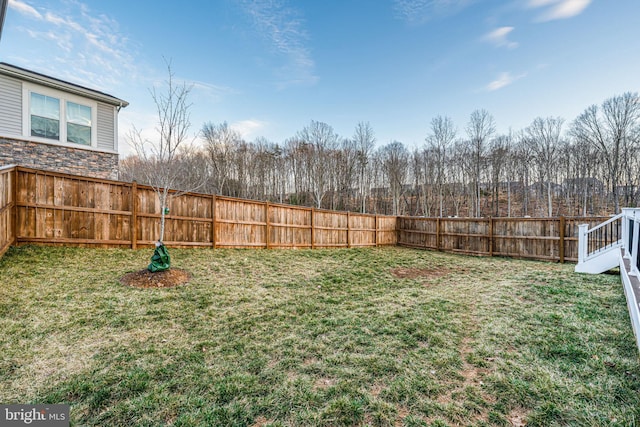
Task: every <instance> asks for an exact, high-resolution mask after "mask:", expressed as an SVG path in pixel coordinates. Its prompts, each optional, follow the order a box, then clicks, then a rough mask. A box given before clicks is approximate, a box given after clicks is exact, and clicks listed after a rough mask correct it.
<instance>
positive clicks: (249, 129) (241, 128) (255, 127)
mask: <svg viewBox="0 0 640 427" xmlns="http://www.w3.org/2000/svg"><path fill="white" fill-rule="evenodd" d="M268 124H269V123H268V122H265V121H262V120H256V119H248V120H240V121H237V122H234V123H231V124H230V125H229V126H231V128H232V129H233V130H235V131H237V132H238V133H239V134H240V135H242V137H243V138H245V139H250V138H251V137H256V136H259V135H260V132H261V131H262V129H264V128H265V127H266V126H267V125H268Z"/></svg>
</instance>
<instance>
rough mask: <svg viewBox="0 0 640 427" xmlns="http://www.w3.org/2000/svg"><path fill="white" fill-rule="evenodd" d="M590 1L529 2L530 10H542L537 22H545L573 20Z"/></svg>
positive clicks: (532, 0) (540, 0)
mask: <svg viewBox="0 0 640 427" xmlns="http://www.w3.org/2000/svg"><path fill="white" fill-rule="evenodd" d="M591 2H592V0H529V2H528V6H529V7H530V8H534V9H537V8H544V11H542V13H541V14H540V15H539V16H538V17H537V21H540V22H547V21H554V20H556V19H568V18H573V17H574V16H577V15H579V14H581V13H582V12H583V11H584V10H585V9H586V8H587V7H588V6H589V5H590V4H591Z"/></svg>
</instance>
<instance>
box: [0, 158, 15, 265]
mask: <svg viewBox="0 0 640 427" xmlns="http://www.w3.org/2000/svg"><path fill="white" fill-rule="evenodd" d="M15 169H16V168H15V166H5V167H1V168H0V257H2V255H4V253H5V252H6V251H7V249H9V247H10V246H11V245H12V244H13V243H14V242H15V240H16V235H15V229H16V225H15V219H16V216H15V206H16V204H15V198H16V192H15V190H16V187H15V177H16V174H15Z"/></svg>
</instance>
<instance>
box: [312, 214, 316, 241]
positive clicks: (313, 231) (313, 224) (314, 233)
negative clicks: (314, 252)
mask: <svg viewBox="0 0 640 427" xmlns="http://www.w3.org/2000/svg"><path fill="white" fill-rule="evenodd" d="M315 216H316V210H315V209H314V208H311V249H315V248H316V218H315Z"/></svg>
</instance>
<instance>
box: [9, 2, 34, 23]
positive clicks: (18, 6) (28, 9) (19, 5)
mask: <svg viewBox="0 0 640 427" xmlns="http://www.w3.org/2000/svg"><path fill="white" fill-rule="evenodd" d="M9 7H10V8H11V9H13V10H15V11H16V12H18V13H20V14H21V15H25V16H28V17H30V18H35V19H42V15H41V14H40V12H38V11H37V10H36V9H35V8H34V7H33V6H30V5H28V4H27V3H24V2H21V1H19V0H9Z"/></svg>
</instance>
